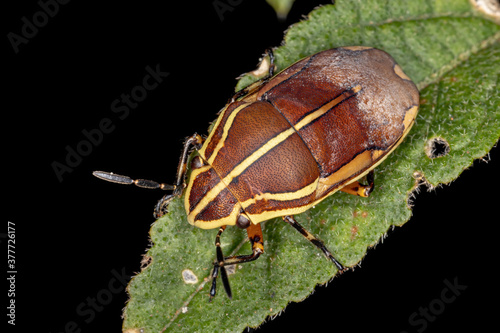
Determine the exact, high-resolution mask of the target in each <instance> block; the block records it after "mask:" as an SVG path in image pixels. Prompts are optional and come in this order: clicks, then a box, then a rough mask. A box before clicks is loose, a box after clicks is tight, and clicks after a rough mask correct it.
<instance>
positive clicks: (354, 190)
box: [340, 170, 375, 197]
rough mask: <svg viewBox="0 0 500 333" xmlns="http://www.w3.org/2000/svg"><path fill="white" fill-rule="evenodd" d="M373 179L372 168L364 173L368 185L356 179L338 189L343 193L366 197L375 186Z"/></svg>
mask: <svg viewBox="0 0 500 333" xmlns="http://www.w3.org/2000/svg"><path fill="white" fill-rule="evenodd" d="M374 180H375V176H374V174H373V170H372V171H370V172H369V173H368V174H367V175H366V181H367V182H368V185H365V184H361V183H360V182H357V181H356V182H353V183H351V184H349V185H347V186H344V187H343V188H341V189H340V190H341V191H342V192H345V193H349V194H353V195H359V196H360V197H368V196H369V195H370V193H372V191H373V188H374V187H375V183H374Z"/></svg>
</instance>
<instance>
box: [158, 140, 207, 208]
mask: <svg viewBox="0 0 500 333" xmlns="http://www.w3.org/2000/svg"><path fill="white" fill-rule="evenodd" d="M202 144H203V138H202V137H201V136H200V135H199V134H196V133H195V134H193V135H192V136H190V137H189V138H187V140H186V142H184V148H183V149H182V154H181V157H180V159H179V165H178V166H177V179H176V182H175V184H174V185H173V187H174V188H173V190H174V191H173V192H172V194H167V195H165V196H163V198H161V199H160V201H158V203H157V204H156V207H155V211H154V216H155V218H160V217H162V216H163V215H165V214H166V212H167V208H168V205H169V203H170V201H172V199H174V198H175V197H180V196H181V195H182V191H184V188H185V187H186V184H185V178H186V170H187V160H188V158H189V154H190V153H191V149H192V148H193V147H194V148H195V149H200V148H201V146H202Z"/></svg>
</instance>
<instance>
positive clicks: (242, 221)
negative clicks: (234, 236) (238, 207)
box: [236, 214, 250, 229]
mask: <svg viewBox="0 0 500 333" xmlns="http://www.w3.org/2000/svg"><path fill="white" fill-rule="evenodd" d="M236 225H237V226H238V228H241V229H246V228H248V227H249V226H250V220H249V219H248V217H246V216H245V215H244V214H240V215H239V216H238V219H237V220H236Z"/></svg>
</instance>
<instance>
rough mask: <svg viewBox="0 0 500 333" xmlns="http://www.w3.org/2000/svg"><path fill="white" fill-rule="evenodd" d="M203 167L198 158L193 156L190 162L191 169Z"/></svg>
mask: <svg viewBox="0 0 500 333" xmlns="http://www.w3.org/2000/svg"><path fill="white" fill-rule="evenodd" d="M203 165H204V163H203V160H202V159H201V157H200V156H195V157H194V158H193V160H192V161H191V169H199V168H201V167H202V166H203Z"/></svg>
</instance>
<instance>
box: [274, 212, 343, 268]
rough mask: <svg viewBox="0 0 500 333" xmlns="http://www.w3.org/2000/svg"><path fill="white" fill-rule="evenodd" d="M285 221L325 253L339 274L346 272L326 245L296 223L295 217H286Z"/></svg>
mask: <svg viewBox="0 0 500 333" xmlns="http://www.w3.org/2000/svg"><path fill="white" fill-rule="evenodd" d="M283 220H285V222H287V223H288V224H290V225H291V226H292V227H294V228H295V229H296V230H297V231H298V232H300V233H301V234H302V236H304V237H305V238H306V239H307V240H308V241H310V242H311V243H313V244H314V245H316V247H318V248H319V249H320V250H321V251H323V253H324V254H325V256H326V257H327V258H328V259H330V260H331V261H332V262H333V263H334V264H335V266H337V269H338V270H339V272H342V271H343V270H344V266H342V264H341V263H340V262H339V261H338V260H337V259H335V257H334V256H333V255H332V253H331V252H330V251H329V250H328V249H327V248H326V246H325V244H324V243H323V242H322V241H321V240H319V239H317V238H316V237H315V236H314V235H313V234H311V233H310V232H309V231H307V230H306V229H304V227H303V226H301V225H300V224H299V223H298V222H297V221H295V219H294V218H293V216H291V215H288V216H284V217H283Z"/></svg>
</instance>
